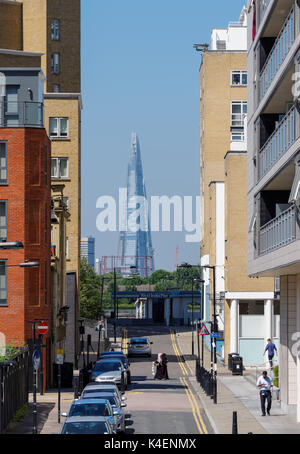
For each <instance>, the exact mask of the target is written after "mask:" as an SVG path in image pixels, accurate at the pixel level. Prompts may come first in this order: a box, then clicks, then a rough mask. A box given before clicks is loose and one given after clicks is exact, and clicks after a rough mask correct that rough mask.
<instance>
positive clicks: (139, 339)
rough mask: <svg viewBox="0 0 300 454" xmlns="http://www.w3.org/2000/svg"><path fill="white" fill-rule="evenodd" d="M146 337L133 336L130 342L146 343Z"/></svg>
mask: <svg viewBox="0 0 300 454" xmlns="http://www.w3.org/2000/svg"><path fill="white" fill-rule="evenodd" d="M147 343H148V342H147V339H145V338H135V339H131V344H147Z"/></svg>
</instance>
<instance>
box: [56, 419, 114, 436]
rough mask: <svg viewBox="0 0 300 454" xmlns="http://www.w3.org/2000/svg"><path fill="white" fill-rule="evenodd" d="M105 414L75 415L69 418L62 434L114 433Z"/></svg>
mask: <svg viewBox="0 0 300 454" xmlns="http://www.w3.org/2000/svg"><path fill="white" fill-rule="evenodd" d="M112 433H113V431H112V428H111V426H110V425H109V424H108V422H107V420H106V418H105V417H104V416H73V417H70V418H67V419H66V421H65V423H64V425H63V427H62V430H61V434H112Z"/></svg>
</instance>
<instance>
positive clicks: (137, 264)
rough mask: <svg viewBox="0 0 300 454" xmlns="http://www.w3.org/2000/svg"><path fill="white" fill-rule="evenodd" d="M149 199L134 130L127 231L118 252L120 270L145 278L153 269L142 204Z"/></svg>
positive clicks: (147, 224)
mask: <svg viewBox="0 0 300 454" xmlns="http://www.w3.org/2000/svg"><path fill="white" fill-rule="evenodd" d="M146 198H147V195H146V187H145V182H144V177H143V166H142V159H141V149H140V143H139V139H138V136H137V134H136V133H133V134H132V136H131V150H130V158H129V165H128V176H127V230H126V231H121V234H120V242H119V253H118V255H119V256H120V257H121V258H122V259H121V270H123V271H124V272H125V273H128V272H129V273H130V272H132V273H139V274H140V275H141V276H142V277H145V276H149V275H150V274H151V273H152V272H153V247H152V240H151V232H150V227H149V218H148V210H147V208H146V206H145V205H143V206H142V205H141V203H140V202H141V201H142V200H146ZM132 202H134V203H132ZM137 209H138V210H139V212H140V215H139V217H138V219H136V223H137V224H138V227H139V228H138V229H135V228H134V227H135V226H133V225H132V222H133V220H134V219H135V215H134V212H135V211H136V210H137ZM145 226H146V228H145ZM135 230H137V231H135ZM123 271H122V272H123Z"/></svg>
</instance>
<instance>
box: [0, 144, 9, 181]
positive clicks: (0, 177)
mask: <svg viewBox="0 0 300 454" xmlns="http://www.w3.org/2000/svg"><path fill="white" fill-rule="evenodd" d="M0 184H7V142H0Z"/></svg>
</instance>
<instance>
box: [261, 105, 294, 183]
mask: <svg viewBox="0 0 300 454" xmlns="http://www.w3.org/2000/svg"><path fill="white" fill-rule="evenodd" d="M296 114H297V111H296V108H295V106H293V107H292V108H291V109H290V110H289V112H288V113H287V114H286V116H285V117H284V118H283V119H282V120H281V122H280V123H279V125H278V126H277V128H276V129H275V131H274V132H273V134H272V135H271V136H270V137H269V139H268V140H267V142H266V143H265V144H264V146H263V147H262V149H261V150H260V153H259V179H260V178H262V177H263V176H265V175H266V174H267V172H269V170H270V169H271V168H272V167H273V165H274V164H275V163H276V162H277V161H278V160H279V159H280V158H281V156H283V155H284V153H285V152H286V151H287V150H288V149H289V148H290V146H291V145H292V144H293V143H294V142H295V140H296V139H297V137H296Z"/></svg>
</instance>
